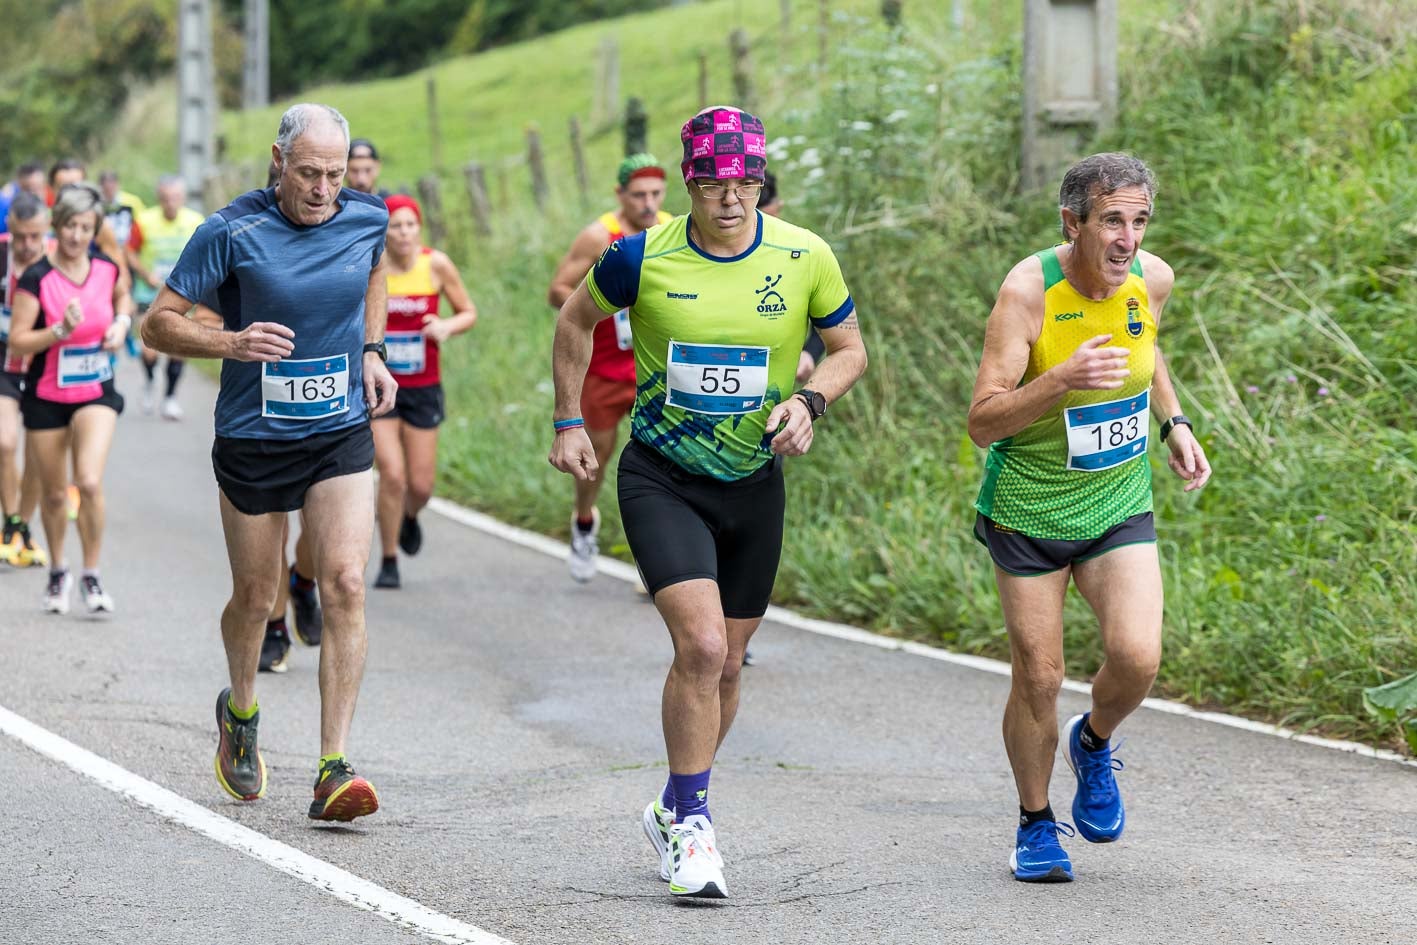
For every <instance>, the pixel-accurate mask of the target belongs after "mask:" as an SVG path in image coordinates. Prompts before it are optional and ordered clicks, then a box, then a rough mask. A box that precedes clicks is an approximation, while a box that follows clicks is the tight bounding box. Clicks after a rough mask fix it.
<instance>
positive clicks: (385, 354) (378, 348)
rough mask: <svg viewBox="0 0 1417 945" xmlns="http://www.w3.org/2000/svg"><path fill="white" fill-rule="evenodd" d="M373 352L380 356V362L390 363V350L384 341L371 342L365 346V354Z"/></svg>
mask: <svg viewBox="0 0 1417 945" xmlns="http://www.w3.org/2000/svg"><path fill="white" fill-rule="evenodd" d="M371 351H372V352H373V353H375V354H377V355H378V356H379V360H380V361H383V362H384V363H385V364H388V363H389V349H388V347H387V346H386V345H385V344H384V343H383V342H382V341H371V342H368V343H367V344H366V345H365V346H364V353H365V354H368V353H369V352H371Z"/></svg>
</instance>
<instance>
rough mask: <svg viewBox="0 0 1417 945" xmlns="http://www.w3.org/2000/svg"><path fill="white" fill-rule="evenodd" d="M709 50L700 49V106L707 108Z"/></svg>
mask: <svg viewBox="0 0 1417 945" xmlns="http://www.w3.org/2000/svg"><path fill="white" fill-rule="evenodd" d="M708 95H709V70H708V51H707V50H705V49H702V48H700V49H699V107H700V108H707V107H708V103H709V97H708Z"/></svg>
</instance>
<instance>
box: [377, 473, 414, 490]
mask: <svg viewBox="0 0 1417 945" xmlns="http://www.w3.org/2000/svg"><path fill="white" fill-rule="evenodd" d="M407 488H408V477H407V476H405V475H404V471H403V467H401V466H400V467H396V468H390V469H380V470H379V491H380V492H382V493H384V494H385V495H403V493H404V490H405V489H407Z"/></svg>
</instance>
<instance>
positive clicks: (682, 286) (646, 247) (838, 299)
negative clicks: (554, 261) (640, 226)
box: [586, 213, 854, 481]
mask: <svg viewBox="0 0 1417 945" xmlns="http://www.w3.org/2000/svg"><path fill="white" fill-rule="evenodd" d="M586 288H587V290H588V291H589V292H590V295H591V298H592V299H594V300H595V304H596V305H598V306H599V307H600V310H601V311H603V312H605V313H607V314H609V313H613V312H616V311H619V310H620V309H628V311H629V317H630V324H631V327H632V329H633V331H632V334H633V338H634V351H635V405H634V408H633V410H632V412H631V414H630V435H631V436H633V437H634V438H635V439H636V440H638V441H639V442H641V443H643V444H644V445H646V446H648V447H650V448H651V449H654V450H658V451H659V452H660V453H661V454H663V455H664V456H666V457H668V458H669V459H670V460H671V461H673V462H674V463H676V464H678V465H679V466H680V467H681V468H683V469H686V470H688V471H689V472H692V473H695V474H697V475H700V476H708V477H711V478H713V479H719V480H723V481H733V480H737V479H742V478H743V477H744V476H747V475H749V474H751V473H752V472H754V471H755V470H757V469H758V468H759V467H761V466H762V465H763V464H764V463H766V462H768V460H770V459H771V458H772V452H771V449H770V446H771V442H772V440H771V437H769V436H767V435H766V433H765V430H766V427H767V418H768V414H770V413H771V412H772V409H773V408H774V407H776V406H777V405H778V404H779V403H781V402H782V400H783V398H785V397H790V396H791V395H792V391H793V385H794V383H795V381H796V375H797V361H798V358H799V356H800V355H801V353H802V342H803V340H804V339H805V338H806V337H807V326H808V324H809V323H810V324H813V325H816V326H817V327H818V328H831V327H832V326H834V325H837V324H840V323H841V322H842V321H843V320H845V319H846V318H848V317H849V316H850V315H851V313H852V311H853V310H854V306H853V303H852V301H851V293H850V292H848V291H847V288H846V283H845V281H843V279H842V277H841V267H840V265H838V263H837V261H836V257H835V256H834V255H833V254H832V251H831V247H829V246H828V245H827V244H826V241H825V240H823V239H822V238H821V237H819V236H817V235H816V234H814V233H812V232H810V231H808V230H804V229H802V228H801V227H797V226H793V225H792V224H790V223H787V222H785V221H782V220H779V219H778V218H777V217H772V216H764V215H763V214H761V213H759V214H757V235H756V237H755V238H754V241H753V244H752V245H751V246H750V247H748V249H746V250H745V251H744V252H742V253H740V254H738V255H737V256H733V257H728V258H724V257H719V256H712V255H709V254H708V253H707V252H706V251H705V250H703V249H702V248H700V247H699V246H698V245H697V244H696V243H695V242H694V240H693V238H692V237H691V236H690V233H689V217H687V216H682V217H675V218H674V219H673V220H671V221H670V222H668V223H665V224H662V225H659V226H654V227H651V228H650V229H648V230H645V231H644V232H642V233H637V234H635V235H634V236H630V237H626V238H625V239H622V240H618V241H616V242H615V243H612V244H611V245H610V247H609V248H607V249H606V250H605V252H604V253H603V254H602V255H601V257H600V260H599V261H598V262H597V263H596V264H595V266H594V268H592V269H591V271H590V275H588V276H587V277H586Z"/></svg>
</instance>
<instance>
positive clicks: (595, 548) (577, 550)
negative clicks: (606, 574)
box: [566, 509, 600, 584]
mask: <svg viewBox="0 0 1417 945" xmlns="http://www.w3.org/2000/svg"><path fill="white" fill-rule="evenodd" d="M592 521H593V522H594V523H595V524H593V525H591V527H590V531H589V532H583V531H581V530H580V527H579V526H577V525H576V517H575V515H572V516H571V556H570V557H569V558H567V559H566V564H567V566H568V567H569V568H570V569H571V577H572V578H574V579H575V580H576V581H579V582H580V583H581V584H585V583H586V582H588V581H589V580H590V579H591V578H593V577H595V556H596V555H598V554H600V542H599V541H598V540H597V536H598V535H599V534H600V509H596V510H595V512H594V513H593V516H592Z"/></svg>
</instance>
